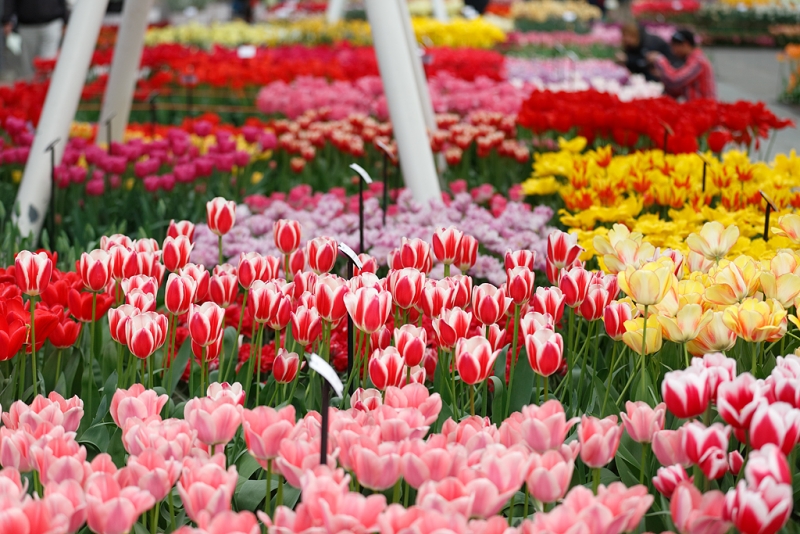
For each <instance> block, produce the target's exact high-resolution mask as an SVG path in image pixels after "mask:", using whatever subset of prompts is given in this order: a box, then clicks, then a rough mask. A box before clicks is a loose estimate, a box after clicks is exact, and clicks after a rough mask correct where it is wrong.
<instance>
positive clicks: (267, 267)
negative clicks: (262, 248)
mask: <svg viewBox="0 0 800 534" xmlns="http://www.w3.org/2000/svg"><path fill="white" fill-rule="evenodd" d="M279 268H280V260H279V259H278V258H275V257H272V256H262V255H261V254H259V253H257V252H248V253H245V252H242V253H241V254H240V255H239V268H238V275H239V283H240V284H241V285H242V287H243V288H245V289H250V286H252V285H253V282H255V281H256V280H261V281H262V282H269V281H270V280H273V279H275V278H276V277H277V276H278V269H279Z"/></svg>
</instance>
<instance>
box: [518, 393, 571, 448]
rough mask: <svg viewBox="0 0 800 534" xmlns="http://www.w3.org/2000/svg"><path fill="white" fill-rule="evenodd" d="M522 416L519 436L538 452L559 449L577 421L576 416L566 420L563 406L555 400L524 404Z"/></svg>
mask: <svg viewBox="0 0 800 534" xmlns="http://www.w3.org/2000/svg"><path fill="white" fill-rule="evenodd" d="M522 416H523V420H522V423H520V435H521V438H522V439H523V441H524V442H525V443H527V445H528V446H529V447H530V448H531V449H532V450H533V451H535V452H538V453H539V454H542V453H544V452H545V451H547V450H550V449H559V448H560V447H561V445H563V444H564V439H566V437H567V432H569V429H570V428H572V426H573V425H574V424H575V423H577V422H578V421H579V419H578V418H573V419H570V420H569V421H567V418H566V415H565V413H564V407H563V406H561V403H560V402H558V401H557V400H549V401H546V402H545V403H544V404H542V405H541V406H536V405H534V404H531V405H528V406H525V407H523V408H522ZM506 421H508V420H506ZM503 424H506V423H503Z"/></svg>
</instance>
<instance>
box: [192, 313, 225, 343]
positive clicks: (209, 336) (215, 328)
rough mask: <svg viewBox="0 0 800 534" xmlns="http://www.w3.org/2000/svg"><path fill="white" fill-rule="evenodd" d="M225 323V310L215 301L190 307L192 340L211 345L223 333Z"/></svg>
mask: <svg viewBox="0 0 800 534" xmlns="http://www.w3.org/2000/svg"><path fill="white" fill-rule="evenodd" d="M224 324H225V310H223V309H222V308H220V307H219V306H217V305H216V304H214V303H213V302H206V303H205V304H202V305H197V304H192V305H191V306H190V307H189V320H188V321H187V326H188V327H189V335H190V336H191V338H192V341H194V342H195V343H197V344H198V345H200V346H202V347H207V346H208V345H211V344H212V343H214V342H215V341H216V340H217V338H218V337H220V335H222V331H223V328H224Z"/></svg>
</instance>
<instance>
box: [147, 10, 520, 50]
mask: <svg viewBox="0 0 800 534" xmlns="http://www.w3.org/2000/svg"><path fill="white" fill-rule="evenodd" d="M412 25H413V28H414V33H415V35H416V37H417V40H418V41H419V42H421V43H423V44H426V45H434V46H450V47H469V48H492V47H493V46H495V45H497V44H498V43H502V42H503V41H505V39H506V34H505V32H503V30H501V29H500V28H498V27H497V26H495V25H493V24H491V23H489V22H487V21H486V20H484V19H482V18H477V19H474V20H466V19H462V18H455V19H452V20H451V21H449V22H439V21H438V20H435V19H432V18H427V17H414V18H413V19H412ZM343 41H347V42H350V43H353V44H357V45H368V44H371V43H372V34H371V33H370V27H369V24H368V23H367V22H365V21H363V20H347V21H341V22H338V23H336V24H328V23H327V22H326V21H325V19H324V18H322V17H311V18H306V19H301V20H297V21H292V22H286V23H270V24H252V25H251V24H246V23H244V22H241V21H237V22H225V23H218V24H212V25H210V26H205V25H201V24H197V23H191V24H185V25H182V26H166V27H164V28H151V29H150V30H149V31H148V32H147V36H146V38H145V42H146V43H147V44H148V45H151V46H152V45H157V44H167V43H181V44H190V45H197V46H204V47H207V46H211V45H212V44H218V45H221V46H228V47H234V46H240V45H246V44H247V45H259V46H277V45H282V44H298V43H299V44H307V45H315V44H327V43H338V42H343Z"/></svg>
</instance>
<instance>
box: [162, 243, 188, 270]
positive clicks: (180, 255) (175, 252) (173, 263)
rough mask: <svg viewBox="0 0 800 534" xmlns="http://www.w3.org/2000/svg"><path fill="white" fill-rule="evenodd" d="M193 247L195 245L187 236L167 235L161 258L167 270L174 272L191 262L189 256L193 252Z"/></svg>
mask: <svg viewBox="0 0 800 534" xmlns="http://www.w3.org/2000/svg"><path fill="white" fill-rule="evenodd" d="M192 248H194V245H192V242H191V240H190V239H189V238H188V237H186V236H183V235H180V236H178V237H167V238H166V239H165V240H164V245H163V251H162V253H161V259H162V261H163V262H164V266H165V267H166V268H167V270H168V271H169V272H171V273H174V272H177V271H178V270H180V269H183V268H184V267H186V264H187V263H189V256H190V255H191V254H192Z"/></svg>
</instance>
